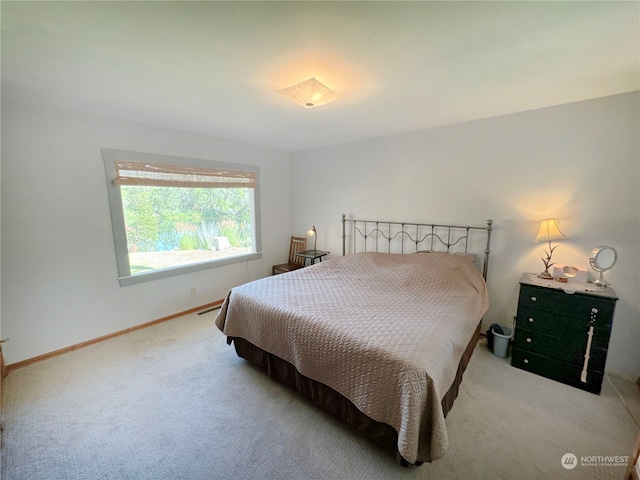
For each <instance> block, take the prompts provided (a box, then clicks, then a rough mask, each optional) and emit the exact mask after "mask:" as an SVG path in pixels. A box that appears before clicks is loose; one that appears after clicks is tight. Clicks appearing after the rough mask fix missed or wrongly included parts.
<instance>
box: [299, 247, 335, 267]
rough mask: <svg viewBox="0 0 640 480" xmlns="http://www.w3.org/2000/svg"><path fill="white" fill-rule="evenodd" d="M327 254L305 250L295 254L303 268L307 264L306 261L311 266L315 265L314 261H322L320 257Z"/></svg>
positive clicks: (320, 251)
mask: <svg viewBox="0 0 640 480" xmlns="http://www.w3.org/2000/svg"><path fill="white" fill-rule="evenodd" d="M328 254H329V252H323V251H322V250H305V251H304V252H300V253H296V255H297V256H298V257H302V259H303V260H302V266H303V267H304V266H305V265H306V263H307V259H308V260H309V261H310V264H311V265H313V264H314V263H316V260H318V259H320V260H319V261H320V262H321V261H322V257H324V256H326V255H328Z"/></svg>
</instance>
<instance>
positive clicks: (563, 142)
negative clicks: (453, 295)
mask: <svg viewBox="0 0 640 480" xmlns="http://www.w3.org/2000/svg"><path fill="white" fill-rule="evenodd" d="M639 103H640V96H639V93H638V92H634V93H630V94H624V95H616V96H612V97H606V98H600V99H596V100H591V101H585V102H579V103H574V104H569V105H564V106H558V107H553V108H546V109H542V110H536V111H529V112H524V113H519V114H513V115H507V116H503V117H497V118H490V119H485V120H479V121H474V122H468V123H464V124H459V125H453V126H447V127H442V128H436V129H431V130H426V131H419V132H414V133H409V134H405V135H397V136H391V137H385V138H377V139H372V140H369V141H363V142H358V143H352V144H346V145H341V146H336V147H331V148H323V149H318V150H314V151H308V152H301V153H296V154H294V155H293V156H292V180H293V187H292V199H293V203H292V205H293V207H292V208H293V231H294V233H298V234H301V233H304V232H305V231H306V230H307V229H308V228H309V225H311V224H315V225H316V227H317V228H318V230H319V236H318V248H323V249H328V250H330V251H331V252H332V253H333V254H339V253H340V252H341V237H340V236H341V230H340V229H341V225H340V214H342V213H346V214H349V215H354V216H357V217H359V218H367V219H369V218H371V219H383V220H384V219H389V220H404V221H407V222H411V221H415V222H420V221H422V222H447V221H450V222H454V223H460V224H474V225H475V224H477V225H483V224H484V221H485V219H487V218H492V219H493V220H494V221H495V225H494V226H495V230H494V238H493V248H492V254H491V257H492V259H491V265H490V272H489V282H488V283H489V287H490V292H491V293H490V300H491V307H490V310H489V312H488V313H487V315H486V316H485V328H486V327H487V326H488V325H489V324H491V323H493V322H498V323H502V324H508V322H510V318H511V315H512V314H513V313H514V312H515V310H516V306H517V295H518V279H519V278H520V275H521V273H522V272H535V273H539V272H540V271H542V270H543V264H542V262H541V260H540V256H541V255H542V250H543V245H541V244H535V243H533V239H534V237H535V235H536V233H537V231H538V226H539V221H540V220H541V219H543V218H547V217H555V218H557V219H558V221H559V223H560V225H561V227H562V228H563V230H564V231H565V233H566V234H567V235H568V236H569V237H570V239H569V240H567V241H563V242H562V243H561V244H560V246H559V247H558V248H557V249H556V252H555V254H554V260H556V261H557V262H558V263H560V264H568V265H577V266H584V267H587V266H588V256H589V253H590V252H591V250H592V249H593V247H595V246H596V245H599V244H603V243H604V244H609V245H612V246H614V247H615V248H616V249H617V250H618V253H619V262H618V264H617V265H616V266H615V267H614V269H613V270H611V271H610V272H607V275H606V278H607V279H608V280H609V281H610V282H611V283H612V284H613V288H614V289H615V291H616V293H617V294H618V296H619V297H620V300H619V302H618V306H617V310H616V316H615V322H614V325H613V329H612V337H611V342H610V351H609V357H608V360H607V371H610V372H612V373H616V374H619V375H623V376H626V377H629V378H633V379H635V378H636V377H638V376H640V251H639V250H640V147H639V135H638V131H639V128H640V119H639Z"/></svg>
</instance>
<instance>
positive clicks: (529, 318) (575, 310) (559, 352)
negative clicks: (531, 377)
mask: <svg viewBox="0 0 640 480" xmlns="http://www.w3.org/2000/svg"><path fill="white" fill-rule="evenodd" d="M617 300H618V298H617V296H616V294H615V292H614V291H613V290H612V289H611V288H610V287H606V288H602V287H598V286H596V285H592V284H584V283H559V282H556V281H554V280H543V279H540V278H538V276H537V275H535V274H530V273H525V274H524V275H522V277H521V278H520V297H519V299H518V313H517V317H516V331H515V337H514V340H513V354H512V357H511V365H513V366H514V367H517V368H521V369H523V370H527V371H528V372H532V373H536V374H538V375H542V376H543V377H547V378H550V379H552V380H556V381H558V382H562V383H565V384H567V385H571V386H574V387H577V388H581V389H583V390H587V391H588V392H592V393H598V394H599V393H600V389H601V387H602V379H603V376H604V366H605V362H606V360H607V349H608V346H609V336H610V334H611V325H612V323H613V313H614V310H615V306H616V301H617Z"/></svg>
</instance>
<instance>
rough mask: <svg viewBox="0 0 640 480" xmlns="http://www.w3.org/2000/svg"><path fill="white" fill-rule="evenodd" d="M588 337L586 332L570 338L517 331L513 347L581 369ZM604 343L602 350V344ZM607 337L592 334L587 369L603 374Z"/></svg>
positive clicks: (531, 331) (522, 330)
mask: <svg viewBox="0 0 640 480" xmlns="http://www.w3.org/2000/svg"><path fill="white" fill-rule="evenodd" d="M588 341H589V337H588V335H587V332H586V331H582V332H580V334H579V335H577V336H573V337H571V338H566V337H565V338H563V337H554V336H550V335H546V334H544V333H541V332H538V331H534V330H524V329H517V330H516V335H515V338H514V341H513V346H514V347H517V348H520V349H522V350H527V351H530V352H535V353H540V354H543V355H546V356H549V357H551V358H554V359H557V360H559V361H563V362H567V363H570V364H573V365H576V366H579V367H580V369H582V366H583V364H584V356H585V353H586V350H587V343H588ZM603 343H604V348H602V344H603ZM608 343H609V338H608V336H604V335H596V334H594V335H593V337H592V339H591V347H590V349H589V364H588V367H589V368H590V369H593V370H598V371H601V372H604V364H605V362H606V361H607V349H606V347H607V344H608Z"/></svg>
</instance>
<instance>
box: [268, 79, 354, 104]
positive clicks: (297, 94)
mask: <svg viewBox="0 0 640 480" xmlns="http://www.w3.org/2000/svg"><path fill="white" fill-rule="evenodd" d="M275 93H277V94H278V95H280V96H282V97H284V98H288V99H289V100H291V101H293V102H296V103H297V104H298V105H301V106H303V107H304V108H313V107H318V106H320V105H324V104H326V103H330V102H334V101H336V100H338V99H339V98H341V97H342V95H340V94H339V93H338V92H334V91H333V90H331V89H330V88H329V87H327V86H326V85H323V84H322V83H320V82H319V81H318V80H317V79H316V78H315V77H311V78H309V79H307V80H305V81H304V82H300V83H296V84H295V85H291V86H290V87H286V88H281V89H280V90H276V91H275Z"/></svg>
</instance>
